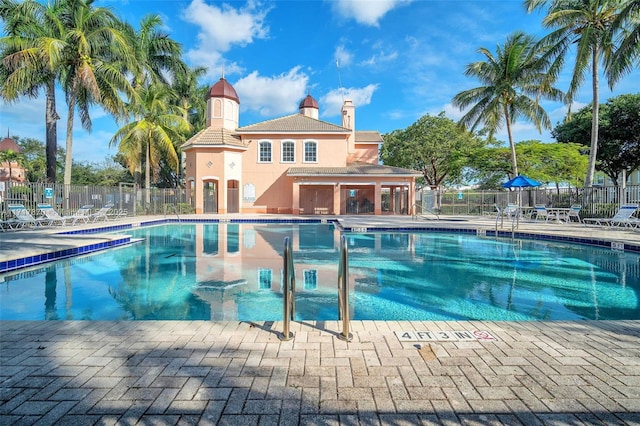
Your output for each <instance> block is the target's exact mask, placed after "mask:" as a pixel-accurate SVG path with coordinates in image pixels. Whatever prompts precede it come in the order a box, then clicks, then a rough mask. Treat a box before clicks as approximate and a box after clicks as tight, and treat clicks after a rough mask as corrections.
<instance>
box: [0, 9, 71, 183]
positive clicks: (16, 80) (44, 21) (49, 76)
mask: <svg viewBox="0 0 640 426" xmlns="http://www.w3.org/2000/svg"><path fill="white" fill-rule="evenodd" d="M62 6H63V2H62V1H59V0H54V1H52V2H50V3H48V4H47V5H46V6H45V5H42V4H40V3H38V2H36V1H31V0H26V1H24V2H17V1H14V0H0V18H2V20H3V21H4V23H5V30H6V34H7V35H6V36H5V37H3V38H2V39H0V46H1V49H2V53H1V55H2V67H1V71H0V81H1V83H2V84H0V87H1V89H0V96H2V98H4V99H5V100H7V101H10V102H11V101H16V100H18V98H19V97H20V96H21V95H24V96H29V97H37V96H38V92H39V91H40V88H44V91H45V97H46V107H45V128H46V137H45V140H46V170H47V171H46V176H47V181H49V182H55V181H56V165H57V161H56V155H57V146H58V141H57V139H58V137H57V120H59V119H60V117H59V116H58V114H57V112H56V97H55V83H56V79H57V77H58V75H57V71H58V70H57V69H56V68H55V66H54V65H53V62H54V58H55V57H56V56H57V55H58V54H59V52H58V51H57V50H56V43H55V40H58V39H59V38H60V36H61V35H60V32H59V31H58V30H59V29H60V28H61V27H60V25H59V16H58V15H59V12H60V10H61V8H62Z"/></svg>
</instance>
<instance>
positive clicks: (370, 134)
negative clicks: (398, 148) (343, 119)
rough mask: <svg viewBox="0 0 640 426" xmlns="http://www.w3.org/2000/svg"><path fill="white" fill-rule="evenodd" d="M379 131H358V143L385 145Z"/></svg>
mask: <svg viewBox="0 0 640 426" xmlns="http://www.w3.org/2000/svg"><path fill="white" fill-rule="evenodd" d="M383 142H384V140H383V139H382V136H381V135H380V132H378V131H377V130H356V143H383Z"/></svg>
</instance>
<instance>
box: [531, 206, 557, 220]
mask: <svg viewBox="0 0 640 426" xmlns="http://www.w3.org/2000/svg"><path fill="white" fill-rule="evenodd" d="M533 208H534V213H535V215H536V216H535V219H536V220H544V221H545V222H548V221H549V219H550V218H553V219H557V217H556V216H555V214H553V213H549V211H548V210H547V207H546V206H545V205H544V204H536V205H535V206H534V207H533Z"/></svg>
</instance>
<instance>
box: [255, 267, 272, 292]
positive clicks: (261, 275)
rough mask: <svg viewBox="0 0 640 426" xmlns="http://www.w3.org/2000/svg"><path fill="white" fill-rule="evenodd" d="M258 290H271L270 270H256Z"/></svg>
mask: <svg viewBox="0 0 640 426" xmlns="http://www.w3.org/2000/svg"><path fill="white" fill-rule="evenodd" d="M258 288H259V289H260V290H271V269H258Z"/></svg>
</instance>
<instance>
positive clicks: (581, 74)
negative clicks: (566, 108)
mask: <svg viewBox="0 0 640 426" xmlns="http://www.w3.org/2000/svg"><path fill="white" fill-rule="evenodd" d="M525 6H526V8H527V11H529V12H532V11H533V10H536V9H541V8H545V7H546V14H547V15H546V16H545V17H544V19H543V20H542V25H543V26H544V27H546V28H549V29H552V30H553V31H552V32H551V33H550V34H548V35H547V36H545V37H544V38H543V39H542V40H541V43H544V44H545V45H548V46H550V48H551V51H550V52H551V54H553V55H554V56H555V58H556V64H557V66H562V65H563V64H564V60H565V58H566V57H567V56H568V52H569V50H570V49H571V47H572V46H575V47H576V52H575V62H574V65H573V75H572V77H571V83H570V84H569V89H568V90H567V102H568V103H569V104H572V103H573V100H574V96H575V94H576V92H577V91H578V89H579V88H580V86H581V85H582V83H583V81H584V78H585V74H586V72H587V71H588V70H589V69H591V89H592V93H593V99H592V108H593V115H592V122H591V144H590V151H589V166H588V168H587V174H586V176H585V180H584V186H585V188H589V187H591V186H592V185H593V177H594V175H595V168H596V158H597V155H598V111H599V104H600V97H599V89H598V86H599V77H598V73H599V65H600V63H601V62H603V63H604V64H605V65H606V64H607V63H609V61H610V59H611V54H612V51H613V40H614V26H613V23H614V21H615V20H616V18H617V16H618V13H619V6H620V0H525Z"/></svg>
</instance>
